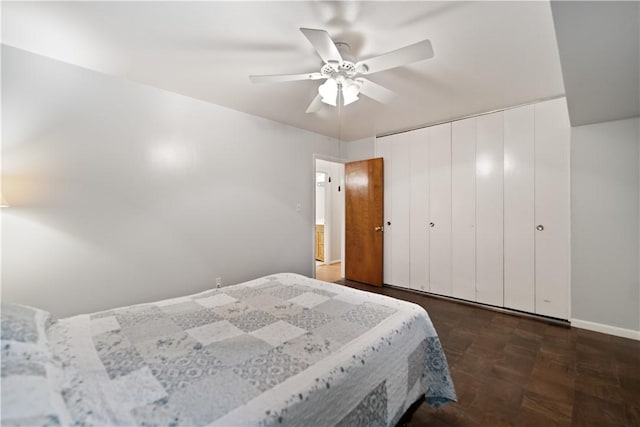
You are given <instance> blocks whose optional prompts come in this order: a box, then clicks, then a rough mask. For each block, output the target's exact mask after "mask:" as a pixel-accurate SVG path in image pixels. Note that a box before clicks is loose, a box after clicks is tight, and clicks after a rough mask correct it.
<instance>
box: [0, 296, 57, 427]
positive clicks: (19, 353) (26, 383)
mask: <svg viewBox="0 0 640 427" xmlns="http://www.w3.org/2000/svg"><path fill="white" fill-rule="evenodd" d="M1 310H2V311H1V312H0V317H1V318H2V336H1V340H0V342H1V347H0V357H1V358H2V359H1V360H2V363H1V365H2V366H1V369H0V372H1V377H2V379H1V389H0V394H1V395H2V406H1V408H0V416H1V420H0V421H1V422H0V424H2V425H3V426H27V425H29V426H36V425H41V426H55V425H64V424H68V423H69V417H68V415H67V414H68V412H67V410H66V406H65V403H64V399H63V397H62V394H61V393H60V384H61V379H62V369H61V367H60V365H59V364H58V363H56V362H55V361H54V358H53V356H52V354H51V350H50V348H49V341H48V339H47V328H48V327H49V326H50V325H51V323H52V322H51V315H50V314H49V313H48V312H46V311H43V310H39V309H37V308H33V307H28V306H24V305H18V304H6V303H3V304H2V306H1Z"/></svg>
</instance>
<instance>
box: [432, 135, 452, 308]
mask: <svg viewBox="0 0 640 427" xmlns="http://www.w3.org/2000/svg"><path fill="white" fill-rule="evenodd" d="M428 130H429V230H430V231H429V288H430V291H431V292H433V293H436V294H441V295H449V296H450V295H451V123H445V124H442V125H438V126H432V127H430V128H429V129H428Z"/></svg>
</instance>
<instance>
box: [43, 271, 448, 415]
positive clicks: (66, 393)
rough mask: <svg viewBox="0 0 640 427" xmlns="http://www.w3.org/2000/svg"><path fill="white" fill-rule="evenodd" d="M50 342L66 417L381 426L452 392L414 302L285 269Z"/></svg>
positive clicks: (85, 322)
mask: <svg viewBox="0 0 640 427" xmlns="http://www.w3.org/2000/svg"><path fill="white" fill-rule="evenodd" d="M49 336H50V340H51V342H52V344H51V345H52V353H53V354H54V356H55V358H56V359H57V360H59V362H60V363H61V366H62V374H61V376H62V378H61V382H62V385H61V393H62V396H63V398H64V401H65V402H66V410H67V411H68V413H67V414H66V415H65V417H64V418H65V419H68V420H71V424H75V425H93V426H106V425H127V426H133V425H142V426H155V425H163V426H166V425H169V426H177V425H190V426H191V425H193V426H196V425H197V426H237V425H242V426H249V425H252V426H280V425H289V426H311V425H313V426H317V425H327V426H392V425H395V424H396V423H397V421H398V420H399V419H400V417H401V416H402V415H403V414H404V413H405V411H406V410H407V409H408V408H409V407H410V406H411V405H412V404H413V403H414V402H415V401H416V400H418V399H419V398H420V397H422V396H424V397H425V399H426V402H427V403H428V404H430V405H432V406H436V407H437V406H440V405H442V404H444V403H447V402H451V401H455V400H456V394H455V391H454V387H453V384H452V381H451V377H450V374H449V370H448V367H447V362H446V358H445V356H444V353H443V350H442V347H441V346H440V342H439V340H438V337H437V334H436V331H435V329H434V327H433V325H432V323H431V321H430V319H429V317H428V315H427V313H426V311H425V310H424V309H423V308H422V307H420V306H418V305H415V304H412V303H409V302H405V301H400V300H396V299H393V298H390V297H386V296H383V295H378V294H372V293H368V292H363V291H359V290H356V289H352V288H348V287H345V286H341V285H337V284H331V283H326V282H322V281H318V280H314V279H309V278H307V277H304V276H300V275H297V274H292V273H283V274H277V275H273V276H268V277H263V278H260V279H256V280H252V281H249V282H245V283H242V284H239V285H235V286H229V287H224V288H219V289H214V290H209V291H205V292H202V293H198V294H195V295H190V296H186V297H180V298H174V299H168V300H163V301H159V302H155V303H149V304H141V305H135V306H129V307H123V308H119V309H114V310H108V311H104V312H98V313H93V314H87V315H80V316H75V317H70V318H66V319H62V320H59V321H57V322H56V323H55V324H53V325H52V326H51V327H50V329H49Z"/></svg>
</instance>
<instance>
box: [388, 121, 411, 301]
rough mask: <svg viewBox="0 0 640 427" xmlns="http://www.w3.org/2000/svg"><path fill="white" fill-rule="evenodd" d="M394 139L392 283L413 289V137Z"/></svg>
mask: <svg viewBox="0 0 640 427" xmlns="http://www.w3.org/2000/svg"><path fill="white" fill-rule="evenodd" d="M389 138H392V140H391V171H392V177H391V179H392V182H391V186H390V191H391V194H392V199H391V200H392V203H391V218H392V219H391V227H392V231H393V237H392V239H391V281H390V282H389V283H390V284H392V285H396V286H402V287H405V288H408V287H410V284H411V270H410V255H411V254H410V235H411V231H410V207H411V176H410V173H409V170H410V165H411V161H410V160H411V157H410V156H411V152H410V142H411V138H410V135H408V134H407V133H401V134H397V135H393V136H392V137H389Z"/></svg>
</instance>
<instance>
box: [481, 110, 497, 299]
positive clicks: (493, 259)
mask: <svg viewBox="0 0 640 427" xmlns="http://www.w3.org/2000/svg"><path fill="white" fill-rule="evenodd" d="M503 164H504V159H503V113H502V112H499V113H493V114H487V115H484V116H480V117H477V118H476V300H477V301H478V302H482V303H485V304H491V305H496V306H502V305H503V289H504V286H503V244H502V243H503V240H502V238H503V230H502V227H503V170H504V167H503Z"/></svg>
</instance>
